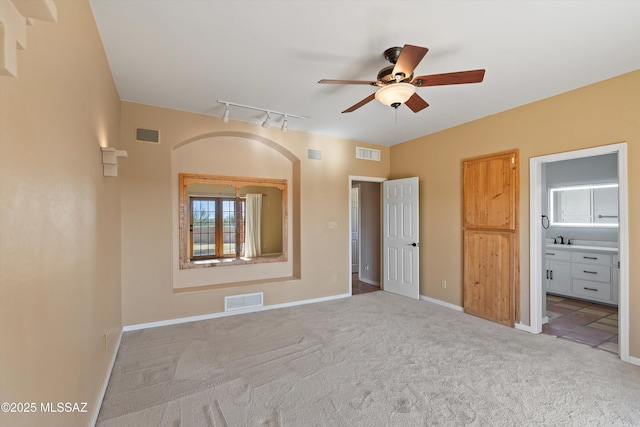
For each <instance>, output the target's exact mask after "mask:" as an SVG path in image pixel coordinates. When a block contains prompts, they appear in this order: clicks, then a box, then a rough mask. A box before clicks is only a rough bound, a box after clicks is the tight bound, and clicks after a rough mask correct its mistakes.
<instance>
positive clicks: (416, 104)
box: [318, 44, 485, 113]
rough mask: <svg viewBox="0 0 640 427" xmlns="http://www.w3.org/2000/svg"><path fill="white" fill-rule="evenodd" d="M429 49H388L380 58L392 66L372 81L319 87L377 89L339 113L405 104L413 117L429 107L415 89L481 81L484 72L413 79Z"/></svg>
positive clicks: (414, 47)
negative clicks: (373, 104)
mask: <svg viewBox="0 0 640 427" xmlns="http://www.w3.org/2000/svg"><path fill="white" fill-rule="evenodd" d="M428 51H429V49H427V48H426V47H421V46H414V45H410V44H405V45H404V47H391V48H389V49H387V50H385V51H384V57H385V59H386V60H387V61H389V62H391V63H392V64H394V65H391V66H388V67H385V68H383V69H382V70H380V71H379V72H378V78H377V80H376V81H365V80H328V79H323V80H320V81H319V82H318V83H322V84H344V85H370V86H378V87H380V89H378V90H377V91H376V92H375V93H372V94H371V95H369V96H368V97H366V98H365V99H363V100H362V101H360V102H358V103H357V104H355V105H352V106H351V107H349V108H347V109H346V110H344V111H343V113H350V112H352V111H355V110H357V109H358V108H360V107H362V106H363V105H365V104H367V103H369V102H371V101H373V99H374V98H375V99H377V100H378V101H380V102H381V103H382V104H384V105H387V106H390V107H393V108H396V109H397V108H398V107H399V106H400V105H402V104H406V105H407V107H409V108H410V109H411V111H413V112H414V113H417V112H418V111H421V110H423V109H425V108H427V107H428V106H429V104H427V101H425V100H424V99H422V97H421V96H420V95H418V94H417V93H416V87H424V86H442V85H455V84H462V83H479V82H481V81H482V79H484V71H485V70H470V71H458V72H454V73H444V74H431V75H427V76H418V77H414V76H413V70H414V69H415V68H416V66H417V65H418V64H419V63H420V61H422V58H424V56H425V55H426V54H427V52H428Z"/></svg>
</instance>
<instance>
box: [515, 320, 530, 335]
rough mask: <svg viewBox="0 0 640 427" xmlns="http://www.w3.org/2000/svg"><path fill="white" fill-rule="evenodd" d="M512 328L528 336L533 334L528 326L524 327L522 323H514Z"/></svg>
mask: <svg viewBox="0 0 640 427" xmlns="http://www.w3.org/2000/svg"><path fill="white" fill-rule="evenodd" d="M513 327H514V328H516V329H517V330H519V331H525V332H529V333H530V334H533V333H534V332H533V329H532V328H531V326H530V325H525V324H523V323H514V325H513Z"/></svg>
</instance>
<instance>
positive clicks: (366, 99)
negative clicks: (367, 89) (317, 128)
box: [343, 92, 376, 113]
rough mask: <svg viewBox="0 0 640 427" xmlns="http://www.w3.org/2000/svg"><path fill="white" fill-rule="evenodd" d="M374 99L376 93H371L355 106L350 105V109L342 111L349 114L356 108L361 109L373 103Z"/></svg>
mask: <svg viewBox="0 0 640 427" xmlns="http://www.w3.org/2000/svg"><path fill="white" fill-rule="evenodd" d="M375 97H376V93H375V92H374V93H372V94H371V95H369V96H367V97H366V98H365V99H363V100H362V101H360V102H358V103H357V104H355V105H352V106H351V107H349V108H347V109H346V110H344V111H343V113H350V112H352V111H355V110H357V109H358V108H360V107H362V106H363V105H365V104H367V103H369V102H371V101H373V100H374V99H375Z"/></svg>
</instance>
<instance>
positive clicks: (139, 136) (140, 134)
mask: <svg viewBox="0 0 640 427" xmlns="http://www.w3.org/2000/svg"><path fill="white" fill-rule="evenodd" d="M136 141H139V142H151V143H153V144H160V131H157V130H153V129H142V128H136Z"/></svg>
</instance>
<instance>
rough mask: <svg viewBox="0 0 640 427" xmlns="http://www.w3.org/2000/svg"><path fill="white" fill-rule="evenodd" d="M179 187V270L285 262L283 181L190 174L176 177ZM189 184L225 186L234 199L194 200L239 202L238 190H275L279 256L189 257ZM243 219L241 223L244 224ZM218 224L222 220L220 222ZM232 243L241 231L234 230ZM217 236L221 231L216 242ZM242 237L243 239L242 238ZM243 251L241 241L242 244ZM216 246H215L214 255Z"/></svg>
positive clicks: (223, 197)
mask: <svg viewBox="0 0 640 427" xmlns="http://www.w3.org/2000/svg"><path fill="white" fill-rule="evenodd" d="M178 180H179V184H178V185H179V187H178V199H179V200H178V221H179V227H178V228H179V245H180V247H179V252H180V253H179V265H180V269H181V270H183V269H191V268H202V267H218V266H228V265H242V264H258V263H270V262H285V261H287V259H288V255H287V252H288V237H287V236H288V234H289V233H288V231H287V230H288V213H287V212H288V197H287V196H288V194H287V180H286V179H274V178H249V177H233V176H219V175H204V174H191V173H179V174H178ZM189 184H216V185H229V186H232V187H233V188H234V190H235V197H234V196H233V195H229V196H228V197H227V196H211V197H207V196H197V197H196V198H200V199H202V198H216V197H218V198H220V199H228V200H236V201H237V200H242V202H243V203H244V199H243V198H241V194H240V190H241V188H242V187H245V186H253V187H275V188H278V189H279V190H280V191H281V194H282V201H281V202H282V253H281V254H280V255H279V256H272V257H264V258H262V257H260V258H251V259H248V258H243V256H242V254H239V253H237V252H236V254H234V255H228V256H223V257H215V258H214V257H202V258H201V257H195V258H193V257H192V248H193V246H192V234H193V233H192V232H191V201H190V199H191V198H192V197H190V196H189V194H188V193H187V186H188V185H189ZM239 206H240V204H239V203H236V218H238V213H239V212H238V208H239ZM219 216H220V215H218V212H217V211H216V222H217V221H218V219H217V218H218V217H219ZM244 220H245V218H244V215H243V217H242V221H243V223H244ZM220 222H221V223H222V218H221V219H220ZM235 231H236V242H237V241H238V234H239V233H244V229H243V230H242V231H241V230H240V227H236V230H235ZM219 235H220V236H221V237H220V238H221V239H222V232H221V230H220V231H218V230H216V239H218V236H219ZM245 237H246V236H245ZM242 244H243V246H242V248H243V249H244V239H243V242H242ZM217 246H218V243H217V242H216V251H217Z"/></svg>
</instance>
